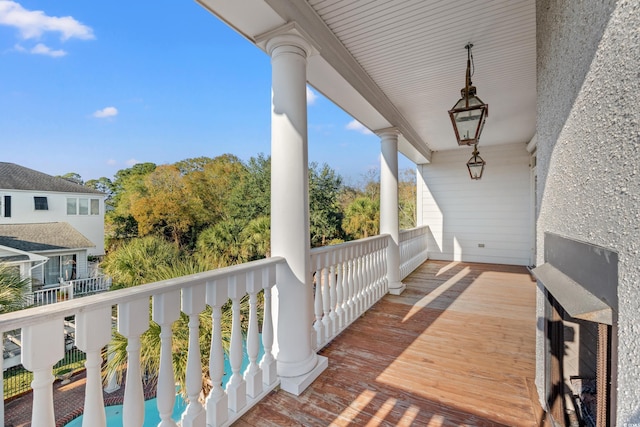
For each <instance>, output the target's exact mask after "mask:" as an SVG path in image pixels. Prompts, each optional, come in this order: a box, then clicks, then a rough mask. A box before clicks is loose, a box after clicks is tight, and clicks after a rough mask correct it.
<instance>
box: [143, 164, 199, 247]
mask: <svg viewBox="0 0 640 427" xmlns="http://www.w3.org/2000/svg"><path fill="white" fill-rule="evenodd" d="M143 185H144V190H143V191H142V192H140V193H137V194H134V195H132V196H131V215H133V217H134V218H135V220H136V222H137V223H138V233H139V234H140V235H141V236H146V235H149V234H159V235H162V236H165V237H166V238H170V239H171V240H172V241H173V242H174V243H175V244H176V245H181V244H182V243H183V238H184V237H185V235H186V234H187V233H188V232H189V231H190V230H191V229H192V228H194V227H196V226H198V225H199V224H200V223H201V222H202V221H203V219H204V217H205V209H204V206H203V203H202V200H200V198H199V197H197V195H195V194H194V192H193V191H192V188H191V185H190V183H189V182H188V181H187V180H185V179H184V178H183V176H182V175H181V174H180V171H179V170H178V168H177V167H175V166H170V165H163V166H158V167H157V168H156V169H155V170H154V171H153V172H151V173H150V174H148V175H147V176H145V178H144V182H143Z"/></svg>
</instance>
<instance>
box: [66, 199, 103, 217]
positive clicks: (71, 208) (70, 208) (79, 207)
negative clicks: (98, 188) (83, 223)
mask: <svg viewBox="0 0 640 427" xmlns="http://www.w3.org/2000/svg"><path fill="white" fill-rule="evenodd" d="M67 215H100V199H85V198H77V197H68V198H67Z"/></svg>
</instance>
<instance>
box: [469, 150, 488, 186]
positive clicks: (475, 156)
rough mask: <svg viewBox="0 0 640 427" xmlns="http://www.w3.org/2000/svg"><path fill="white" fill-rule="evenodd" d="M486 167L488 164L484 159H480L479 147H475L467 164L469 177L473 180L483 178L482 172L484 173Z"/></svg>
mask: <svg viewBox="0 0 640 427" xmlns="http://www.w3.org/2000/svg"><path fill="white" fill-rule="evenodd" d="M484 165H486V163H485V161H484V160H483V159H482V157H480V153H479V152H478V146H477V145H474V146H473V153H472V154H471V158H470V159H469V161H468V162H467V169H469V176H470V177H471V179H480V178H482V172H484Z"/></svg>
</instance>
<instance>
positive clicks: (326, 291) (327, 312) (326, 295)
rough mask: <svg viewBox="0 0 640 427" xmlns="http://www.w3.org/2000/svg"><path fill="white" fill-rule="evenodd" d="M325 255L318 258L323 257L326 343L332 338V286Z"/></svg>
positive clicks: (323, 323) (323, 327)
mask: <svg viewBox="0 0 640 427" xmlns="http://www.w3.org/2000/svg"><path fill="white" fill-rule="evenodd" d="M323 255H324V256H322V257H318V259H322V261H323V262H322V261H321V262H322V267H321V271H322V279H321V282H320V283H321V285H322V311H323V316H322V329H323V331H324V337H323V340H322V341H323V344H326V343H327V342H329V340H330V339H331V318H330V317H329V316H330V313H331V295H330V292H331V290H330V287H329V262H328V259H327V258H328V257H327V254H326V253H325V254H323Z"/></svg>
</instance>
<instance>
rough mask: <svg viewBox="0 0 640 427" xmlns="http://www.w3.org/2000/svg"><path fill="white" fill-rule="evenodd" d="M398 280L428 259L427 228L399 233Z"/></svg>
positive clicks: (426, 226) (417, 228) (425, 226)
mask: <svg viewBox="0 0 640 427" xmlns="http://www.w3.org/2000/svg"><path fill="white" fill-rule="evenodd" d="M399 237H400V245H399V250H400V280H402V279H404V278H405V277H407V276H408V275H409V274H411V272H412V271H413V270H415V269H416V268H418V266H420V265H421V264H422V263H424V262H425V261H426V260H427V258H428V238H429V226H428V225H423V226H420V227H415V228H411V229H408V230H401V231H400V236H399Z"/></svg>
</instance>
